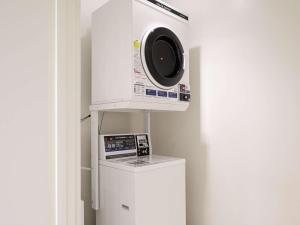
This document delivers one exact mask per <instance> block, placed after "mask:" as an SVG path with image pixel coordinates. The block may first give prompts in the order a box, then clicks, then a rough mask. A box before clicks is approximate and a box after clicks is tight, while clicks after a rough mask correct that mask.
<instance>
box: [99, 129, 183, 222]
mask: <svg viewBox="0 0 300 225" xmlns="http://www.w3.org/2000/svg"><path fill="white" fill-rule="evenodd" d="M100 146H101V148H100V151H101V152H102V153H100V155H101V158H102V159H101V160H99V178H100V185H99V193H100V208H99V210H98V211H97V225H153V224H155V225H185V224H186V203H185V160H184V159H178V158H172V157H165V156H157V155H152V154H151V142H150V137H149V136H148V134H137V135H136V134H125V135H101V136H100Z"/></svg>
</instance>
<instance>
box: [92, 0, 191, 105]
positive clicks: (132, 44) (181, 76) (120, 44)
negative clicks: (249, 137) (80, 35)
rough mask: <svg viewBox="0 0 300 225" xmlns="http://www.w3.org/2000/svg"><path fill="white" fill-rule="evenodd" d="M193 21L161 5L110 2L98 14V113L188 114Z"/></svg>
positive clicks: (136, 0)
mask: <svg viewBox="0 0 300 225" xmlns="http://www.w3.org/2000/svg"><path fill="white" fill-rule="evenodd" d="M188 19H189V18H188V16H187V15H186V14H184V13H182V12H181V11H180V10H177V9H175V8H173V7H172V6H170V5H168V4H166V3H164V2H162V1H156V0H110V1H108V2H107V3H106V4H104V5H103V6H102V7H100V8H99V9H98V10H96V11H95V12H94V13H93V15H92V106H91V109H92V110H116V111H130V110H135V109H138V110H141V109H143V110H157V111H161V110H167V111H185V110H186V109H187V108H188V106H189V102H190V99H191V93H190V83H189V47H188Z"/></svg>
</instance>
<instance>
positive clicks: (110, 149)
mask: <svg viewBox="0 0 300 225" xmlns="http://www.w3.org/2000/svg"><path fill="white" fill-rule="evenodd" d="M99 143H100V145H99V146H100V149H99V151H100V159H115V158H125V157H132V156H146V155H150V154H151V143H150V136H149V134H146V133H143V134H107V135H100V136H99Z"/></svg>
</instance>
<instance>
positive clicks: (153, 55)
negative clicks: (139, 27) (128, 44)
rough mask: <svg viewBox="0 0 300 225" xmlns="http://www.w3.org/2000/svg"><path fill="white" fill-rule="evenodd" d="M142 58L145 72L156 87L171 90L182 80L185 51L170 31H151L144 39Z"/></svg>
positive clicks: (163, 28) (161, 28)
mask: <svg viewBox="0 0 300 225" xmlns="http://www.w3.org/2000/svg"><path fill="white" fill-rule="evenodd" d="M141 56H142V63H143V67H144V70H145V72H146V74H147V76H148V78H149V79H150V80H151V82H152V83H153V84H154V85H155V86H157V87H159V88H162V89H170V88H172V87H173V86H175V85H177V84H178V83H179V81H180V80H181V78H182V76H183V73H184V64H185V63H184V50H183V47H182V44H181V42H180V40H179V39H178V37H177V36H176V34H175V33H174V32H173V31H171V30H170V29H168V28H166V27H157V28H154V29H151V30H150V31H149V32H148V33H147V34H146V35H145V36H144V38H143V43H142V48H141Z"/></svg>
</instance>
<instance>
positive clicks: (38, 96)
mask: <svg viewBox="0 0 300 225" xmlns="http://www.w3.org/2000/svg"><path fill="white" fill-rule="evenodd" d="M49 2H50V1H46V0H45V1H40V0H27V1H21V0H1V3H0V27H1V31H0V34H1V38H0V39H1V41H0V103H1V106H0V152H1V157H0V177H1V181H0V221H1V222H0V223H1V224H10V225H24V224H31V225H41V224H45V225H46V224H48V223H49V224H50V214H49V213H50V202H49V199H50V197H51V192H50V183H49V182H50V171H49V162H48V160H49V153H48V144H49V143H48V129H49V127H48V118H49V114H48V106H49V100H50V98H49V96H48V91H49V89H48V85H49V80H48V71H49V68H50V67H49V55H48V54H49V51H48V47H49V46H48V41H49V40H48V36H49V30H50V29H49V25H50V24H49V18H50V17H49V10H50V5H49Z"/></svg>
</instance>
